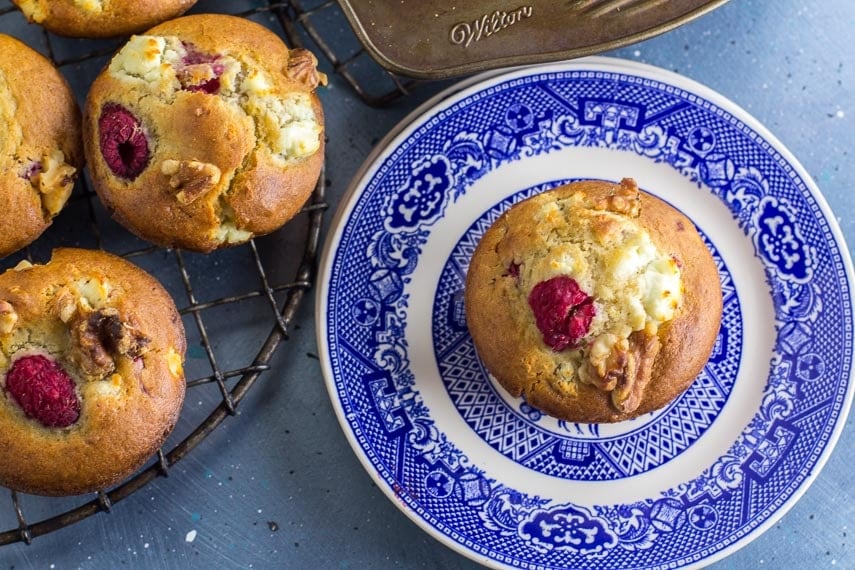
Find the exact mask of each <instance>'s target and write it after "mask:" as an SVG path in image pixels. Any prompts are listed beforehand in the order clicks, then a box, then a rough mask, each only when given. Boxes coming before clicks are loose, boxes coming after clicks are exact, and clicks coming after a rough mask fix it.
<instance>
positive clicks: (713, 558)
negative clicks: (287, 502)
mask: <svg viewBox="0 0 855 570" xmlns="http://www.w3.org/2000/svg"><path fill="white" fill-rule="evenodd" d="M550 71H559V72H568V71H607V72H625V73H628V74H634V75H641V76H644V77H649V78H651V79H655V80H657V81H661V82H662V83H665V84H668V85H672V86H675V87H679V88H681V89H683V90H685V91H687V92H689V93H691V94H693V95H697V96H699V97H701V98H703V99H705V100H707V101H709V102H710V103H713V104H715V105H716V106H717V107H719V108H720V109H722V110H723V111H725V112H727V113H729V114H730V115H732V116H733V117H734V118H735V119H738V120H739V121H741V122H742V123H744V125H745V126H746V127H748V128H749V129H751V130H753V131H754V132H756V133H757V135H759V137H760V138H762V139H763V140H764V141H765V142H767V143H769V147H770V148H771V149H773V150H774V151H776V152H777V153H779V154H780V157H781V159H782V160H783V161H784V162H785V163H787V164H788V165H789V166H791V167H792V169H793V172H794V174H795V175H796V176H797V177H798V178H799V179H801V180H802V181H803V182H804V184H805V188H806V190H807V191H808V192H809V194H810V195H811V197H812V198H813V199H814V200H816V204H817V206H818V209H819V214H820V215H821V216H822V217H823V219H824V220H825V222H826V224H827V225H828V230H829V233H830V235H831V237H832V238H833V240H834V243H835V244H836V245H837V246H838V248H839V249H840V258H841V261H842V264H843V268H844V271H845V278H846V283H847V285H848V287H847V288H848V295H849V304H850V307H853V308H855V267H853V261H852V258H851V256H847V255H845V252H847V251H849V248H848V246H847V243H846V239H845V236H844V235H843V232H842V230H841V228H840V224H839V222H838V221H837V218H836V217H835V215H834V213H833V211H832V209H831V207H830V205H829V204H828V201H827V200H826V198H825V196H824V195H823V193H822V191H821V189H820V188H819V185H818V184H817V183H816V181H815V180H814V179H813V177H812V176H810V174H809V173H808V172H807V169H806V168H805V167H804V166H803V165H802V164H801V162H800V161H799V160H798V158H797V157H796V156H795V154H794V153H793V152H792V151H790V149H789V148H788V147H787V146H785V145H784V144H783V143H782V142H781V141H780V140H779V139H778V138H777V137H776V136H775V135H774V134H773V133H772V132H771V131H770V130H769V128H768V127H766V126H765V125H764V124H763V123H761V122H760V121H759V120H758V119H756V118H755V117H754V116H753V115H752V114H751V113H749V112H748V111H747V110H745V109H744V108H742V107H741V106H740V105H738V104H737V103H735V102H734V101H732V100H731V99H729V98H728V97H726V96H724V95H722V94H721V93H719V92H717V91H715V90H714V89H712V88H710V87H707V86H706V85H704V84H702V83H700V82H699V81H697V80H694V79H691V78H689V77H686V76H684V75H681V74H679V73H676V72H673V71H670V70H667V69H664V68H662V67H659V66H656V65H651V64H647V63H641V62H636V61H632V60H626V59H622V58H616V57H605V56H590V57H584V58H580V59H577V60H572V61H560V62H551V63H544V64H536V65H524V66H517V67H512V68H505V69H499V70H491V71H486V72H484V73H480V74H477V75H474V76H472V77H469V78H466V79H464V80H462V81H460V82H457V83H455V84H454V85H451V86H449V87H447V88H446V89H443V90H441V91H440V92H439V93H437V94H435V95H434V96H432V97H430V98H429V99H427V100H426V101H425V102H423V103H422V104H420V105H419V106H418V107H416V108H415V109H414V110H413V111H411V112H410V113H408V114H407V115H405V116H404V118H402V119H401V120H400V121H399V122H398V123H397V124H396V125H395V126H394V127H393V128H392V129H391V130H390V131H389V132H388V133H387V134H386V135H385V136H384V137H383V138H382V139H381V140H380V141H379V142H378V143H377V145H376V146H375V147H374V149H372V151H371V152H370V153H369V154H368V156H367V157H366V159H365V160H364V161H363V163H362V165H361V166H360V167H359V168H358V169H357V171H356V172H355V174H354V175H353V177H352V179H351V181H350V183H349V185H348V188H347V189H346V191H345V192H344V194H343V195H342V197H341V199H340V201H339V204H338V206H337V208H336V211H335V214H334V215H333V217H332V219H331V221H330V225H329V227H328V229H327V235H326V238H325V240H324V246H323V249H322V251H321V255H320V257H319V264H318V279H317V288H316V291H315V315H314V316H315V322H316V340H317V344H318V351H319V356H320V359H319V360H320V364H321V372H322V375H323V377H324V384H325V386H326V389H327V393H328V396H329V398H330V403H331V405H332V407H333V409H334V411H335V414H336V418H337V419H338V421H339V424H340V426H341V428H342V431H343V432H344V435H345V437H346V439H347V441H348V444H349V445H350V447H351V449H352V450H353V452H354V454H355V455H356V456H357V458H358V459H359V462H360V463H361V464H362V466H363V468H364V469H365V470H366V471H367V472H368V474H369V476H370V477H371V478H372V480H373V481H374V482H375V483H376V484H377V487H378V488H379V489H380V490H381V491H382V492H383V493H384V495H386V497H387V498H388V499H389V500H390V501H391V502H392V503H393V504H394V505H395V506H396V507H397V508H398V509H399V510H400V511H401V512H402V513H403V514H404V515H406V516H407V517H408V518H409V519H410V520H411V521H413V522H414V523H415V524H416V525H417V526H418V527H419V528H420V529H421V530H422V531H424V532H427V533H428V534H429V535H430V536H432V537H433V538H434V539H436V540H438V541H439V542H440V543H442V544H443V545H445V546H446V547H448V548H451V549H452V550H454V551H455V552H457V553H458V554H461V555H463V556H465V557H467V558H469V559H471V560H474V561H476V562H478V563H480V564H482V565H485V566H488V567H491V568H513V567H512V566H510V565H507V564H504V563H502V562H500V561H498V560H495V559H493V558H489V557H487V556H485V555H483V554H480V553H478V552H476V551H473V550H471V549H468V548H466V546H465V545H464V544H462V543H460V542H458V541H456V540H455V539H453V538H452V537H451V536H449V535H446V534H444V533H442V532H440V531H439V530H438V529H437V528H435V527H434V526H432V525H431V524H429V523H428V522H427V521H425V520H424V518H423V517H421V516H420V515H419V514H418V513H417V512H416V511H415V510H414V509H412V508H411V507H410V506H409V505H408V504H407V503H406V502H404V501H401V500H400V498H399V497H398V496H397V495H396V494H395V491H394V489H393V488H392V487H390V486H389V485H387V482H386V480H385V479H383V477H382V476H381V475H380V474H379V472H378V471H377V469H376V468H375V466H374V465H373V464H372V462H371V460H370V458H369V457H368V456H367V454H366V453H365V451H364V450H363V449H362V447H361V445H360V443H359V441H358V439H357V437H356V436H355V434H354V433H353V431H352V430H351V429H350V424H349V422H348V420H347V417H346V414H345V411H344V408H343V406H342V405H341V401H340V400H339V399H338V394H337V390H336V389H335V376H334V374H333V370H332V367H331V364H330V362H331V361H330V349H329V345H328V344H327V342H326V337H327V335H328V332H329V331H328V327H327V326H326V316H327V314H328V310H327V309H328V308H327V306H326V304H325V301H326V298H327V296H328V294H329V281H328V280H329V274H330V272H331V270H332V263H331V261H332V258H333V252H334V250H335V247H336V245H337V244H338V243H339V242H340V238H341V236H342V233H343V232H342V230H343V227H344V225H345V224H344V223H343V222H344V221H345V220H346V215H347V214H349V213H350V212H352V209H353V206H354V205H355V203H356V199H357V197H358V195H359V193H360V189H361V190H364V189H365V187H366V185H365V184H364V182H366V181H367V180H368V178H369V175H370V173H371V172H372V171H373V170H375V169H376V168H377V167H379V166H380V165H381V164H382V160H383V159H384V158H385V157H388V156H389V155H391V154H392V152H394V149H395V148H397V145H395V146H393V144H394V143H399V142H401V141H403V140H405V139H406V137H408V136H410V135H411V134H412V132H413V131H414V130H415V129H417V128H419V127H420V126H421V125H423V124H424V122H425V119H427V118H429V117H431V116H432V115H434V114H435V113H438V112H439V111H440V110H441V109H444V108H447V107H448V106H450V105H452V104H453V103H454V102H458V101H459V100H462V99H464V98H466V97H468V96H469V95H471V94H472V93H475V92H477V91H479V90H482V89H484V88H485V87H486V86H487V85H489V84H491V83H492V82H500V83H501V82H506V81H508V80H510V79H513V78H515V77H518V76H525V75H535V74H543V73H548V72H550ZM776 342H777V341H776ZM854 399H855V363H853V365H852V366H850V369H849V389H848V392H847V393H846V395H845V396H844V399H843V403H842V405H841V408H840V414H839V416H838V418H837V421H836V423H835V425H834V427H833V429H832V430H831V433H830V434H829V437H828V442H827V444H826V445H825V448H824V449H823V450H822V453H820V454H819V456H818V457H817V459H816V463H815V464H814V466H813V469H812V470H811V472H810V473H809V474H808V475H807V476H806V477H805V479H804V480H803V482H802V483H801V484H800V485H799V486H798V487H797V488H796V489H795V490H794V491H793V493H792V494H791V495H790V496H789V497H788V498H787V500H786V501H784V502H783V503H782V504H781V505H780V506H779V507H778V508H777V509H776V510H775V511H774V512H772V513H771V514H770V515H769V516H768V518H767V519H766V520H765V521H763V522H762V523H760V524H758V525H757V526H756V527H755V528H754V529H753V530H751V531H750V532H748V533H746V534H745V535H744V536H742V537H740V538H738V539H736V540H734V541H733V542H732V543H731V544H730V545H728V546H726V547H724V548H722V549H720V550H718V551H717V552H715V553H712V554H711V555H709V556H708V557H706V558H704V559H703V560H700V561H698V562H695V563H690V564H688V565H686V566H684V567H685V568H699V567H704V566H706V565H709V564H712V563H715V562H718V561H721V560H722V559H724V558H726V557H728V556H730V555H731V554H733V553H734V552H736V551H738V550H740V549H742V548H743V547H745V546H747V545H748V544H750V543H751V542H752V541H753V540H755V539H756V538H758V537H759V536H761V535H762V534H764V533H765V532H766V531H767V530H768V529H769V528H771V527H772V526H773V525H774V524H775V523H777V522H778V521H779V520H780V519H781V518H782V517H783V516H784V515H785V514H786V513H787V512H789V510H790V509H791V508H792V507H793V506H794V505H795V504H796V503H797V502H798V501H799V500H800V499H801V497H802V496H803V495H804V494H805V492H807V490H808V489H809V488H810V487H811V485H812V484H813V483H814V482H815V481H816V479H817V477H818V476H819V474H820V473H821V472H822V470H823V468H824V467H825V464H826V463H827V461H828V459H829V458H830V457H831V454H832V453H833V452H834V449H835V448H836V446H837V443H838V442H839V440H840V436H841V434H842V432H843V431H844V429H845V427H846V423H847V421H846V420H847V418H848V416H849V414H850V412H851V408H852V405H853V400H854Z"/></svg>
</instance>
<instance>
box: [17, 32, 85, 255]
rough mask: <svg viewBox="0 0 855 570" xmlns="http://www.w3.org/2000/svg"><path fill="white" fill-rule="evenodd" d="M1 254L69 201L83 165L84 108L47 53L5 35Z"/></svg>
mask: <svg viewBox="0 0 855 570" xmlns="http://www.w3.org/2000/svg"><path fill="white" fill-rule="evenodd" d="M0 125H2V127H0V204H2V208H0V230H2V231H0V257H5V256H6V255H9V254H10V253H13V252H15V251H17V250H18V249H20V248H22V247H24V246H26V245H28V244H29V243H31V242H32V241H33V240H35V239H36V238H37V237H39V236H40V235H41V234H42V232H44V231H45V229H46V228H47V227H48V226H49V225H50V223H51V221H52V220H53V218H54V216H56V215H57V214H58V213H59V211H60V210H61V209H62V207H63V206H64V205H65V202H66V200H67V199H68V196H69V194H70V193H71V190H72V187H73V186H74V180H75V179H76V178H77V175H78V173H79V172H80V169H81V168H82V167H83V147H82V144H81V140H80V111H79V109H78V107H77V103H76V102H75V100H74V97H73V95H72V93H71V89H70V88H69V87H68V84H67V83H66V81H65V79H64V78H63V77H62V75H61V74H60V73H59V71H57V70H56V68H54V66H53V64H51V62H50V61H48V60H47V59H46V58H45V57H43V56H42V55H41V54H39V53H37V52H36V51H34V50H32V49H30V48H29V47H28V46H26V45H25V44H23V43H22V42H20V41H18V40H16V39H15V38H12V37H10V36H7V35H4V34H0Z"/></svg>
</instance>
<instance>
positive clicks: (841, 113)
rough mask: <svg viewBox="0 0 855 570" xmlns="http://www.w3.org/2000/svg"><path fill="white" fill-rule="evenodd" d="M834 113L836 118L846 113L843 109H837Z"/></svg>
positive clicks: (840, 117)
mask: <svg viewBox="0 0 855 570" xmlns="http://www.w3.org/2000/svg"><path fill="white" fill-rule="evenodd" d="M834 115H835V116H836V117H837V118H838V119H842V118H843V117H844V116H846V113H844V112H843V109H838V110H837V112H836V113H835V114H834Z"/></svg>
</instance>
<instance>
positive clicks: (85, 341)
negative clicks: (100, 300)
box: [71, 308, 151, 377]
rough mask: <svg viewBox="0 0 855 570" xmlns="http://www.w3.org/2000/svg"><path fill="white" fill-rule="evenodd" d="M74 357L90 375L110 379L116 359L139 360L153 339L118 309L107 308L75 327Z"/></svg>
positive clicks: (81, 320)
mask: <svg viewBox="0 0 855 570" xmlns="http://www.w3.org/2000/svg"><path fill="white" fill-rule="evenodd" d="M71 334H72V340H73V346H74V348H73V349H72V354H71V357H72V359H73V360H74V361H75V362H76V363H77V365H78V366H79V367H80V369H81V370H82V371H83V372H84V373H85V374H88V375H90V376H101V377H104V376H107V375H108V374H111V373H112V372H113V371H114V370H115V369H116V364H115V358H116V357H117V356H128V357H130V358H136V357H138V356H140V355H141V354H143V353H144V352H145V349H146V347H147V346H148V344H149V343H150V342H151V340H150V339H149V338H148V337H146V336H145V335H143V334H142V333H140V332H139V331H138V330H136V329H135V328H133V327H131V326H130V325H128V324H127V323H124V322H122V320H121V319H120V318H119V312H118V311H117V310H116V309H112V308H107V309H99V310H97V311H93V312H91V313H89V314H88V315H86V316H81V317H80V318H79V319H77V320H76V321H75V322H74V323H73V324H72V327H71Z"/></svg>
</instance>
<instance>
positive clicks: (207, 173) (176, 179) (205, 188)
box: [160, 159, 222, 205]
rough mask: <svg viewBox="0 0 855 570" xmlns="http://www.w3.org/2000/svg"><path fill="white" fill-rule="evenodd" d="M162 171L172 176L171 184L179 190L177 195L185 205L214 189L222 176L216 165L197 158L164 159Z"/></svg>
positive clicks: (161, 165)
mask: <svg viewBox="0 0 855 570" xmlns="http://www.w3.org/2000/svg"><path fill="white" fill-rule="evenodd" d="M160 172H161V173H163V174H165V175H166V176H169V177H170V178H169V185H170V186H171V187H172V188H174V189H176V190H178V191H179V192H178V193H177V194H176V195H175V197H176V198H177V199H178V201H179V202H180V203H182V204H184V205H187V204H191V203H193V202H194V201H195V200H196V199H197V198H199V197H200V196H202V195H204V194H207V193H208V192H210V191H211V190H213V189H214V187H215V186H216V185H217V184H219V182H220V178H221V177H222V172H220V169H219V168H217V167H216V165H213V164H210V163H207V162H198V161H195V160H181V161H178V160H171V159H169V160H164V161H163V162H162V163H160Z"/></svg>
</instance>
